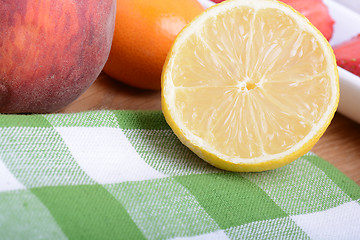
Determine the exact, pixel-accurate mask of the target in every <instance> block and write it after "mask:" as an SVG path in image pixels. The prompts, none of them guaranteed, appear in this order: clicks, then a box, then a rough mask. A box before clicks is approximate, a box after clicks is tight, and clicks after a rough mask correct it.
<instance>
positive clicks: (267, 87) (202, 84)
mask: <svg viewBox="0 0 360 240" xmlns="http://www.w3.org/2000/svg"><path fill="white" fill-rule="evenodd" d="M338 81H339V80H338V72H337V67H336V61H335V57H334V54H333V52H332V49H331V47H330V45H329V43H328V42H327V40H326V39H325V38H324V37H323V36H322V35H321V33H320V32H319V31H318V30H317V29H316V28H315V27H314V26H313V25H311V23H310V22H309V21H308V20H307V19H306V18H305V17H304V16H303V15H301V14H300V13H298V12H296V11H295V10H294V9H292V8H291V7H289V6H287V5H285V4H282V3H280V2H278V1H275V0H257V1H254V0H230V1H226V2H223V3H221V4H218V5H215V6H214V7H211V8H209V9H207V10H206V11H205V12H204V13H202V14H201V15H199V16H198V17H197V18H195V19H194V20H193V21H192V22H191V23H190V24H188V25H187V26H186V27H185V28H184V29H183V30H182V32H181V33H180V34H179V35H178V36H177V38H176V40H175V42H174V44H173V46H172V49H171V51H170V52H169V54H168V58H167V61H166V63H165V65H164V68H163V74H162V110H163V113H164V116H165V118H166V121H167V122H168V124H169V125H170V127H171V128H172V129H173V131H174V133H175V134H176V135H177V136H178V138H179V139H180V140H181V142H182V143H183V144H185V145H186V146H187V147H189V148H190V149H191V150H192V151H193V152H195V153H196V154H197V155H198V156H199V157H200V158H202V159H204V160H205V161H207V162H209V163H210V164H212V165H214V166H216V167H218V168H221V169H225V170H229V171H239V172H243V171H264V170H269V169H275V168H278V167H281V166H284V165H285V164H288V163H290V162H291V161H293V160H295V159H297V158H298V157H300V156H302V155H303V154H305V153H306V152H308V151H309V150H310V149H311V148H312V147H313V146H314V144H315V143H316V142H317V141H318V140H319V138H320V137H321V135H322V134H323V133H324V132H325V130H326V128H327V127H328V125H329V124H330V122H331V119H332V118H333V116H334V113H335V111H336V108H337V105H338V101H339V82H338Z"/></svg>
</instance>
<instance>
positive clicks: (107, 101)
mask: <svg viewBox="0 0 360 240" xmlns="http://www.w3.org/2000/svg"><path fill="white" fill-rule="evenodd" d="M160 98H161V93H160V91H148V90H141V89H136V88H132V87H129V86H126V85H124V84H121V83H119V82H117V81H115V80H113V79H111V78H109V77H107V76H106V75H105V74H103V73H102V74H100V76H99V77H98V79H97V80H96V81H95V82H94V84H93V85H92V86H91V87H90V88H89V89H88V90H87V91H86V92H85V93H84V94H82V95H81V96H80V97H79V98H78V99H77V100H76V101H74V102H73V103H71V104H70V105H68V106H67V107H65V108H64V109H62V110H61V111H59V112H61V113H74V112H80V111H88V110H99V109H119V110H120V109H127V110H160V109H161V102H160ZM312 151H313V152H314V153H316V154H317V155H318V156H320V157H322V158H324V159H325V160H327V161H328V162H330V163H332V164H333V165H334V166H336V167H337V168H338V169H339V170H340V171H342V172H343V173H344V174H346V175H347V176H348V177H349V178H351V179H352V180H354V181H355V182H356V183H357V184H358V185H360V124H357V123H355V122H353V121H351V120H350V119H348V118H346V117H344V116H342V115H341V114H339V113H336V114H335V117H334V119H333V121H332V122H331V124H330V126H329V128H328V129H327V130H326V132H325V134H324V135H323V136H322V138H321V139H320V140H319V142H318V143H317V144H316V145H315V146H314V148H313V149H312Z"/></svg>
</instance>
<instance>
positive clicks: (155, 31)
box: [104, 0, 204, 90]
mask: <svg viewBox="0 0 360 240" xmlns="http://www.w3.org/2000/svg"><path fill="white" fill-rule="evenodd" d="M203 11H204V8H203V7H202V6H201V5H200V3H199V2H198V1H197V0H151V1H149V0H117V12H116V23H115V32H114V38H113V43H112V47H111V51H110V55H109V58H108V61H107V63H106V65H105V67H104V72H105V73H106V74H107V75H109V76H110V77H112V78H114V79H116V80H118V81H121V82H123V83H126V84H128V85H131V86H134V87H139V88H145V89H155V90H159V89H160V87H161V71H162V67H163V65H164V62H165V59H166V56H167V53H168V51H169V50H170V48H171V45H172V43H173V41H174V39H175V37H176V35H177V34H178V33H179V32H180V30H181V29H182V28H183V27H184V26H185V25H186V24H187V23H189V22H190V21H191V20H192V19H193V18H194V17H195V16H197V15H199V14H200V13H202V12H203Z"/></svg>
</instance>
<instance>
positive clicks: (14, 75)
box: [0, 0, 360, 171]
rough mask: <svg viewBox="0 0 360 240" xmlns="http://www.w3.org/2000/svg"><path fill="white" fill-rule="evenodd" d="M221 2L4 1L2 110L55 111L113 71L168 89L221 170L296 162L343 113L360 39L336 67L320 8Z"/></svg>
mask: <svg viewBox="0 0 360 240" xmlns="http://www.w3.org/2000/svg"><path fill="white" fill-rule="evenodd" d="M0 1H1V0H0ZM213 1H214V2H216V3H219V4H218V5H217V6H215V7H214V8H211V9H209V10H206V11H204V9H203V7H202V6H201V5H200V3H199V2H198V1H197V0H182V1H179V0H156V1H145V0H103V1H95V0H89V1H87V2H86V4H85V2H84V1H83V0H79V1H76V2H75V3H74V2H73V1H70V0H62V1H50V0H39V1H34V0H20V1H16V3H15V2H9V1H2V3H1V4H0V24H1V25H2V26H3V27H2V28H1V30H0V70H1V71H0V112H1V113H45V112H54V111H57V110H59V109H61V108H63V107H65V106H66V105H68V104H69V103H71V102H72V101H74V100H75V99H76V98H77V97H78V96H79V95H81V94H82V93H83V92H84V91H85V90H86V89H87V88H88V87H89V86H90V85H91V84H92V83H93V82H94V81H95V79H96V78H97V77H98V75H99V74H100V72H101V71H102V70H103V71H104V72H105V73H106V74H107V75H108V76H110V77H111V78H112V79H113V80H117V81H120V82H123V83H125V84H127V85H130V86H133V87H137V88H143V89H153V90H160V89H161V93H162V110H163V112H164V116H165V118H166V120H167V122H168V123H169V125H170V127H171V128H172V129H173V131H174V133H175V134H176V135H177V136H178V137H179V139H180V140H181V141H182V142H183V143H184V144H185V145H186V146H188V147H189V148H190V149H191V150H192V151H194V152H195V153H196V154H197V155H198V156H199V157H201V158H203V159H204V160H205V161H207V162H209V163H211V164H213V165H214V166H216V167H219V168H222V169H226V170H230V171H263V170H268V169H274V168H277V167H280V166H283V165H285V164H288V163H289V162H291V161H293V160H295V159H296V158H297V157H299V156H301V155H302V154H304V153H306V152H307V151H309V150H310V149H311V147H312V146H314V144H315V143H316V142H317V140H318V139H319V138H320V137H321V135H322V134H323V133H324V131H325V130H326V128H327V126H328V125H329V123H330V121H331V119H332V117H333V116H334V113H335V111H336V108H337V104H338V100H339V83H338V73H337V68H336V66H337V64H338V65H339V66H341V67H344V68H345V69H347V70H349V71H351V72H353V73H355V74H358V75H359V74H360V73H359V72H360V67H359V59H360V56H359V41H360V40H359V39H360V37H359V36H357V37H355V38H354V39H352V40H350V41H348V42H346V43H344V44H341V45H338V46H336V47H334V50H335V56H336V60H337V61H335V57H334V53H333V51H332V48H331V46H330V45H329V42H328V41H329V40H330V39H331V37H332V34H333V24H334V21H333V19H332V18H331V16H330V15H329V12H328V10H327V8H326V6H325V5H324V3H323V2H322V0H282V2H283V3H280V2H278V1H273V0H257V1H250V0H229V1H226V2H223V1H221V0H213ZM288 5H290V6H292V7H289V6H288ZM294 9H295V10H297V11H295V10H294ZM255 12H256V14H254V13H255ZM300 13H303V15H302V14H300ZM304 16H305V17H306V18H305V17H304ZM309 21H310V22H311V23H312V24H310V22H309Z"/></svg>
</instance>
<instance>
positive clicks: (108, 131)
mask: <svg viewBox="0 0 360 240" xmlns="http://www.w3.org/2000/svg"><path fill="white" fill-rule="evenodd" d="M56 130H57V132H58V133H59V134H60V135H61V137H62V138H63V140H64V141H65V143H66V145H67V146H68V148H69V150H70V151H71V154H72V155H73V157H74V158H75V160H76V161H77V163H78V164H79V165H80V167H81V168H82V169H83V170H84V171H85V172H86V173H87V174H88V175H89V176H90V177H91V178H92V179H94V180H95V181H97V182H98V183H100V184H110V183H120V182H125V181H141V180H148V179H155V178H162V177H166V175H164V174H162V173H160V172H158V171H156V170H155V169H153V168H152V167H150V166H149V165H148V164H147V163H146V162H145V161H144V160H143V159H141V157H140V156H139V154H138V153H137V152H136V151H135V149H134V147H133V146H132V145H131V144H130V142H129V141H128V139H127V138H126V136H125V135H124V133H123V132H122V131H121V129H118V128H110V127H94V128H92V127H57V128H56Z"/></svg>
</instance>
